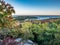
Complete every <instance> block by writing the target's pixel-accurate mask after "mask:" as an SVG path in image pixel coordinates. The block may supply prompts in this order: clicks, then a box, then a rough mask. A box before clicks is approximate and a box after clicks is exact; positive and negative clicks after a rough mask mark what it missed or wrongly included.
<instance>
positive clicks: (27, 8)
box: [5, 0, 60, 15]
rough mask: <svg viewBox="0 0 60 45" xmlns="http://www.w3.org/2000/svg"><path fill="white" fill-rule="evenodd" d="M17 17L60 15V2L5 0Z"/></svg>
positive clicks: (58, 0) (51, 0) (53, 0)
mask: <svg viewBox="0 0 60 45" xmlns="http://www.w3.org/2000/svg"><path fill="white" fill-rule="evenodd" d="M5 2H6V3H9V4H11V5H12V6H13V7H14V9H15V11H16V13H15V15H60V0H5Z"/></svg>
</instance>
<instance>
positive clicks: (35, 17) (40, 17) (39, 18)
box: [13, 15, 60, 20]
mask: <svg viewBox="0 0 60 45" xmlns="http://www.w3.org/2000/svg"><path fill="white" fill-rule="evenodd" d="M13 17H14V18H16V19H17V20H25V19H31V20H45V19H52V18H53V19H57V18H60V16H42V15H41V16H20V15H15V16H13Z"/></svg>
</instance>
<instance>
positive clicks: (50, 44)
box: [21, 19, 60, 45]
mask: <svg viewBox="0 0 60 45" xmlns="http://www.w3.org/2000/svg"><path fill="white" fill-rule="evenodd" d="M40 22H41V21H40ZM58 22H59V20H57V19H55V21H54V20H53V21H50V22H44V23H39V24H35V23H32V22H27V23H26V22H23V23H22V24H21V25H22V28H21V30H22V31H21V32H23V33H22V34H24V35H27V37H28V39H31V40H32V41H34V40H35V38H36V40H37V43H38V44H39V45H40V44H41V45H56V44H57V45H59V43H60V23H59V24H58ZM27 29H28V30H27ZM26 30H27V32H28V33H27V32H26ZM25 33H26V34H25ZM33 33H35V35H36V37H34V34H33ZM29 35H30V36H29Z"/></svg>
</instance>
